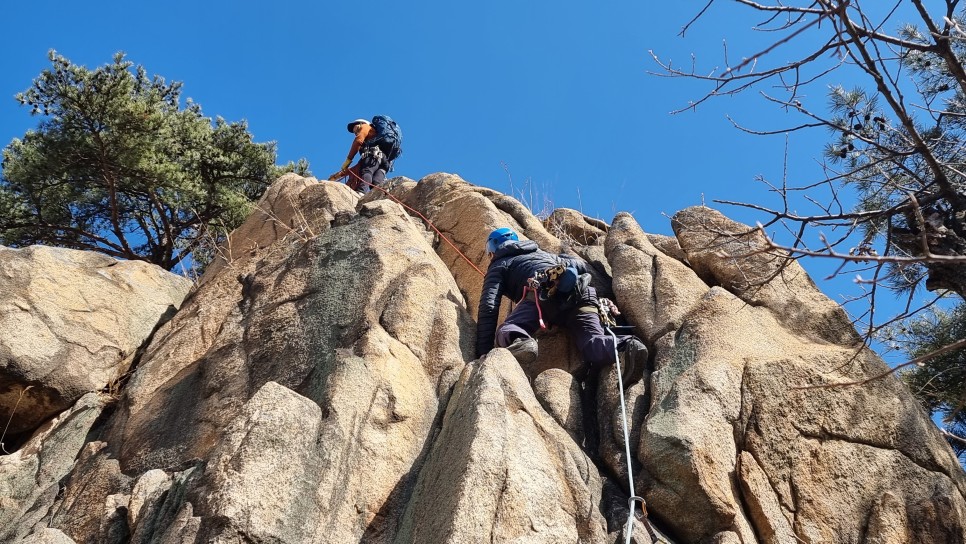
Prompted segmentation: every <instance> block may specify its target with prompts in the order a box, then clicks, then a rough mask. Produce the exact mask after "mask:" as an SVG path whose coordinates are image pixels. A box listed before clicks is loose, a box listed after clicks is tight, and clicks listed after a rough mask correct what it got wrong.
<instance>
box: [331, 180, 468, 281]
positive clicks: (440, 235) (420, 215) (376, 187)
mask: <svg viewBox="0 0 966 544" xmlns="http://www.w3.org/2000/svg"><path fill="white" fill-rule="evenodd" d="M347 172H348V173H349V174H351V175H352V176H353V177H354V178H356V179H357V180H359V182H360V183H365V184H366V185H368V186H369V187H372V188H374V189H379V190H380V191H382V192H383V193H385V194H386V196H388V197H389V198H391V199H393V200H395V201H396V202H397V203H398V204H399V205H400V206H402V207H403V208H406V209H407V210H409V211H411V212H413V213H414V214H416V215H418V216H419V217H420V218H422V220H423V221H425V222H426V224H427V225H429V227H430V228H431V229H433V230H434V231H436V234H438V235H439V237H440V238H442V239H443V240H445V241H446V243H447V244H449V245H450V246H451V247H452V248H453V249H454V250H456V253H459V256H460V257H462V258H463V260H465V261H466V262H468V263H470V266H472V267H473V270H476V271H477V272H479V273H480V275H481V276H485V275H486V274H485V273H483V271H482V270H480V268H479V267H478V266H476V264H474V263H473V261H471V260H470V259H469V257H467V256H466V255H464V254H463V252H462V251H460V250H459V248H458V247H456V245H455V244H454V243H453V242H451V241H450V240H449V238H447V237H446V236H445V235H444V234H443V233H442V232H440V231H439V229H438V228H436V225H434V224H433V222H432V221H430V220H429V219H428V218H427V217H426V216H425V215H423V214H422V213H420V212H419V211H418V210H415V209H413V208H412V207H410V206H408V205H406V204H405V203H404V202H403V201H401V200H399V199H398V198H396V197H395V196H393V195H392V194H391V193H390V192H389V191H387V190H385V189H383V188H382V187H380V186H378V185H373V184H372V183H369V182H368V181H366V180H364V179H362V178H360V177H359V174H356V173H355V172H353V171H352V170H347Z"/></svg>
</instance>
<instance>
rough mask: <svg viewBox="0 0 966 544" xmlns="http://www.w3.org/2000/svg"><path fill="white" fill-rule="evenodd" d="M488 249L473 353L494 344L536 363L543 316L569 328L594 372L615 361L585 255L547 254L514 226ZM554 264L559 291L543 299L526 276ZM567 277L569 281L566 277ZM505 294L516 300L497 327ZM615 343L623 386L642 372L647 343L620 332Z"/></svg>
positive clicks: (498, 233)
mask: <svg viewBox="0 0 966 544" xmlns="http://www.w3.org/2000/svg"><path fill="white" fill-rule="evenodd" d="M486 251H487V253H489V254H491V255H492V258H491V260H490V265H489V267H488V268H487V271H486V277H485V278H484V280H483V291H482V292H481V294H480V305H479V311H478V314H477V324H476V327H477V328H476V330H477V336H476V356H477V357H481V356H483V355H485V354H487V353H488V352H489V351H490V350H491V349H492V348H493V346H494V344H495V345H496V346H498V347H505V348H507V349H509V350H510V353H512V354H513V356H514V357H516V358H517V360H518V361H519V362H520V363H521V364H524V365H527V364H530V363H532V362H534V361H535V360H536V359H537V341H536V340H535V339H534V338H533V334H534V333H536V331H537V330H538V329H539V328H540V327H541V321H542V320H543V321H545V323H546V324H547V325H558V326H562V327H565V328H566V329H567V331H568V332H569V333H570V335H571V338H573V340H574V343H575V344H576V346H577V349H578V350H579V352H580V354H581V356H582V357H583V360H584V362H585V363H587V364H588V365H589V367H590V369H591V370H592V371H594V370H600V369H601V368H602V367H604V366H606V365H611V364H614V362H615V361H614V354H615V349H614V348H615V346H614V337H612V336H611V335H610V334H608V333H607V332H605V331H604V328H603V326H602V325H601V319H600V314H599V313H598V312H597V309H598V307H599V305H598V298H597V291H596V290H595V289H594V288H593V287H591V286H590V285H589V282H590V269H589V265H588V264H587V263H586V262H585V261H584V260H583V259H580V258H578V257H573V256H569V255H553V254H550V253H547V252H546V251H543V250H541V249H540V248H539V247H538V246H537V243H536V242H533V241H531V240H520V236H519V235H518V234H517V233H516V231H514V230H513V229H510V228H506V227H504V228H498V229H495V230H493V231H492V232H491V233H490V235H489V236H488V237H487V240H486ZM558 265H563V268H564V269H565V272H564V273H563V274H561V276H560V278H559V280H560V281H559V282H558V289H557V293H555V295H554V296H553V297H548V298H545V297H543V296H541V294H540V293H539V292H534V291H533V290H531V289H529V288H528V284H530V282H529V280H530V278H537V277H539V276H540V275H541V273H545V271H547V270H549V269H552V268H554V267H557V266H558ZM558 270H559V269H558ZM568 277H569V279H570V281H566V280H567V279H568ZM504 296H506V297H509V298H510V299H511V300H513V301H519V303H518V304H517V305H516V306H515V307H514V308H513V311H511V312H510V315H509V316H507V318H506V320H505V321H504V322H503V323H502V324H500V325H499V327H497V319H498V318H499V313H500V303H501V301H502V298H503V297H504ZM614 309H615V310H616V307H615V308H614ZM616 347H617V350H616V351H617V352H622V353H624V355H623V356H622V360H623V364H622V365H621V366H622V368H621V370H622V372H621V374H622V375H623V377H624V383H625V387H626V386H627V385H628V384H629V383H631V382H632V381H634V379H635V378H636V379H639V378H640V376H641V374H643V371H644V368H645V365H646V362H647V348H646V347H645V346H644V343H643V342H641V341H640V339H638V338H637V337H635V336H631V335H618V336H617V346H616Z"/></svg>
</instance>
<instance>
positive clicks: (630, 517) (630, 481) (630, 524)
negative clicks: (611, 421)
mask: <svg viewBox="0 0 966 544" xmlns="http://www.w3.org/2000/svg"><path fill="white" fill-rule="evenodd" d="M607 332H608V333H610V336H611V338H613V339H614V365H615V367H616V368H617V396H619V397H620V399H621V429H623V431H624V455H626V457H625V459H627V485H628V489H629V490H630V492H631V496H630V498H629V499H628V500H627V506H628V512H627V526H626V527H625V528H624V534H625V535H626V539H625V543H626V544H631V533H632V532H633V531H632V529H633V528H634V503H635V502H637V501H640V503H641V506H642V508H643V506H644V504H645V503H644V499H643V498H641V497H638V496H637V493H635V492H634V470H633V469H632V468H631V439H630V436H629V435H628V434H627V406H625V405H624V378H623V377H622V376H621V359H620V356H619V355H618V354H617V335H616V334H614V331H612V330H611V329H610V327H607Z"/></svg>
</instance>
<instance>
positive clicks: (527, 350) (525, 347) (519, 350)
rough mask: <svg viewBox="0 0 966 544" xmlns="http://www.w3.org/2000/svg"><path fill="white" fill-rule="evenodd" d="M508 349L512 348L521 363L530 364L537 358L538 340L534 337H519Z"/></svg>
mask: <svg viewBox="0 0 966 544" xmlns="http://www.w3.org/2000/svg"><path fill="white" fill-rule="evenodd" d="M506 349H508V350H510V353H512V354H513V356H514V357H516V360H517V362H518V363H520V364H521V365H528V364H530V363H532V362H534V361H536V360H537V341H536V340H534V339H533V338H517V339H516V340H514V341H513V343H512V344H510V345H509V346H508V347H507V348H506Z"/></svg>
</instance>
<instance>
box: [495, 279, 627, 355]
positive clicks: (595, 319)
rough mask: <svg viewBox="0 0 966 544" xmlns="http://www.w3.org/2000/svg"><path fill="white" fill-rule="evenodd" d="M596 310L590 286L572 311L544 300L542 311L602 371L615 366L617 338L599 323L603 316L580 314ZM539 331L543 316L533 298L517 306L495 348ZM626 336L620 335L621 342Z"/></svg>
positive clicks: (498, 333) (549, 321)
mask: <svg viewBox="0 0 966 544" xmlns="http://www.w3.org/2000/svg"><path fill="white" fill-rule="evenodd" d="M585 306H591V307H594V308H596V307H597V291H595V290H594V288H593V287H587V288H586V292H585V294H584V296H583V297H581V300H580V301H579V302H577V303H576V304H575V305H573V307H572V308H569V309H561V308H560V307H559V305H558V304H557V303H555V302H552V301H542V302H541V303H540V310H541V311H542V312H543V315H544V320H545V322H546V323H547V324H548V325H562V326H563V327H565V328H566V329H567V332H568V333H569V334H570V337H571V338H572V339H573V341H574V344H575V345H576V346H577V350H578V351H579V352H580V356H581V358H583V360H584V362H585V363H587V364H588V365H589V366H590V368H591V369H595V370H596V369H600V368H601V367H604V366H606V365H611V364H614V363H615V362H616V361H614V351H615V350H614V348H615V346H614V338H613V337H612V336H611V335H610V333H608V332H606V331H605V330H604V327H602V326H601V324H600V316H598V315H597V314H596V313H593V312H587V311H581V310H580V308H581V307H585ZM539 328H540V314H539V313H538V310H537V303H536V302H535V301H534V299H533V296H531V295H528V296H527V298H526V299H524V300H523V301H521V302H520V303H519V304H517V306H516V308H514V309H513V311H512V312H510V315H509V316H507V318H506V321H504V322H503V323H502V324H501V325H500V326H499V327H498V328H497V330H496V339H495V340H496V345H497V346H499V347H507V346H509V345H510V344H512V343H513V341H514V340H516V339H517V338H524V337H533V334H534V333H536V332H537V329H539ZM625 338H627V336H626V335H618V336H617V341H618V343H620V342H621V341H623V340H624V339H625Z"/></svg>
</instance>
